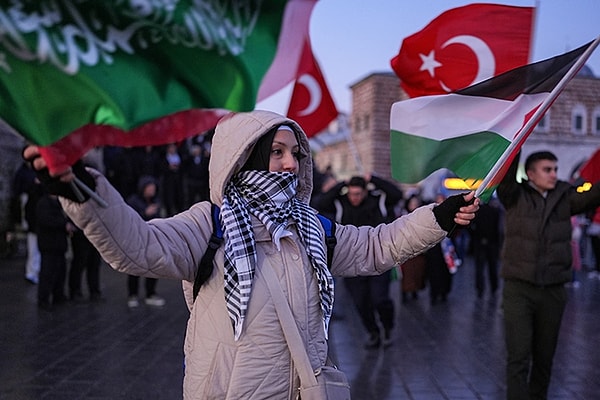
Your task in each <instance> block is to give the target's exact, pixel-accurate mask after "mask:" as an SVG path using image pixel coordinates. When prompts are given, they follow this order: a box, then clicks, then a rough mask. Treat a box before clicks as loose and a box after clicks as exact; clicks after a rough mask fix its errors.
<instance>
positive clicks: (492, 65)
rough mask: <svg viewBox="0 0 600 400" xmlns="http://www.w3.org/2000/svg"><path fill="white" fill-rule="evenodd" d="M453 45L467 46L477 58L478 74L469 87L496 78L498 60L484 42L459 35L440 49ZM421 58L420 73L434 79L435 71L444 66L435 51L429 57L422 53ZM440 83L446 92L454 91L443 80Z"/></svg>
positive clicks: (472, 37)
mask: <svg viewBox="0 0 600 400" xmlns="http://www.w3.org/2000/svg"><path fill="white" fill-rule="evenodd" d="M451 44H462V45H464V46H467V47H468V48H469V49H471V51H472V52H473V53H475V56H476V57H477V74H476V75H475V78H474V79H473V81H472V82H471V83H470V84H469V85H467V86H471V85H473V84H475V83H478V82H481V81H483V80H485V79H488V78H491V77H492V76H494V72H495V71H496V59H495V58H494V53H492V50H491V49H490V47H489V46H488V45H487V43H485V42H484V41H483V40H481V39H480V38H478V37H475V36H471V35H459V36H454V37H452V38H450V39H448V40H447V41H446V42H444V44H442V46H441V47H440V48H441V49H443V48H445V47H446V46H449V45H451ZM419 57H421V61H422V62H423V63H422V64H421V68H420V69H419V71H427V72H429V75H430V76H431V77H432V78H433V77H434V76H435V69H436V68H438V67H441V66H442V65H443V64H442V63H440V62H439V61H437V60H436V59H435V51H434V50H431V51H430V52H429V54H427V55H425V54H423V53H420V54H419ZM439 83H440V86H441V87H442V88H443V89H444V90H445V91H446V92H451V91H452V89H450V88H449V87H448V86H446V84H444V82H442V81H441V80H440V81H439Z"/></svg>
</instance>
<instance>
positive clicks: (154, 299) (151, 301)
mask: <svg viewBox="0 0 600 400" xmlns="http://www.w3.org/2000/svg"><path fill="white" fill-rule="evenodd" d="M165 303H166V301H165V299H163V298H162V297H159V296H157V295H155V294H153V295H152V296H150V297H146V304H147V305H149V306H155V307H162V306H164V305H165Z"/></svg>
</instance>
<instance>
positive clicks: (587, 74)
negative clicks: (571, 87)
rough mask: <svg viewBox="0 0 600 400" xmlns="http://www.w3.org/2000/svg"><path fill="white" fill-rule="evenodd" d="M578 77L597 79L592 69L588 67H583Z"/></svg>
mask: <svg viewBox="0 0 600 400" xmlns="http://www.w3.org/2000/svg"><path fill="white" fill-rule="evenodd" d="M577 76H578V77H580V78H595V77H596V76H595V75H594V71H592V69H591V68H590V67H589V66H587V65H584V66H583V67H581V69H580V70H579V72H577Z"/></svg>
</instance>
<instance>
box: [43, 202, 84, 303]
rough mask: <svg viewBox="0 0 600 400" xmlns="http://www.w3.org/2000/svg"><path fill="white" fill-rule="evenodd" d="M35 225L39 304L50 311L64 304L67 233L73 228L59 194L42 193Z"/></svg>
mask: <svg viewBox="0 0 600 400" xmlns="http://www.w3.org/2000/svg"><path fill="white" fill-rule="evenodd" d="M35 213H36V221H37V224H36V228H37V239H38V248H39V250H40V254H41V259H42V262H41V268H40V277H39V285H38V306H39V307H40V308H41V309H44V310H48V311H50V310H51V309H52V306H54V305H57V304H60V303H64V302H65V300H66V299H67V297H66V295H65V278H66V274H67V260H66V256H65V253H66V252H67V247H68V236H69V235H70V234H71V233H72V232H73V231H74V230H75V225H73V224H72V223H71V222H70V221H69V219H68V218H67V216H66V215H65V213H64V212H63V210H62V207H61V205H60V203H59V201H58V196H55V195H51V194H48V193H44V194H43V195H42V196H41V197H40V199H39V200H38V202H37V205H36V212H35Z"/></svg>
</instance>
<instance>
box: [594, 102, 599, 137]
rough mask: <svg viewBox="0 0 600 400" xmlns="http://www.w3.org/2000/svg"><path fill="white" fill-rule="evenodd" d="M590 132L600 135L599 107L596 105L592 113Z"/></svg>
mask: <svg viewBox="0 0 600 400" xmlns="http://www.w3.org/2000/svg"><path fill="white" fill-rule="evenodd" d="M592 134H593V135H597V136H600V107H596V108H595V109H594V112H593V113H592Z"/></svg>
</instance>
